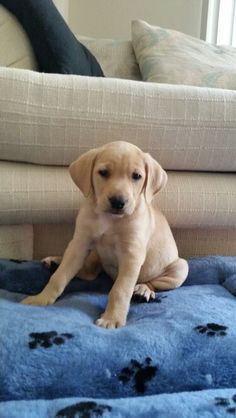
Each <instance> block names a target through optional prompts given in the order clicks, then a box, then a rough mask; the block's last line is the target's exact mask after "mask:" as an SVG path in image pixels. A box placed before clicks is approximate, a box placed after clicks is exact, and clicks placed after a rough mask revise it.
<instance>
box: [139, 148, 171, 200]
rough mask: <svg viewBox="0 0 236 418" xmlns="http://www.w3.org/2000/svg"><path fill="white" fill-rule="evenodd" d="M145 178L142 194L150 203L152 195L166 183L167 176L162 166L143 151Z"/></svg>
mask: <svg viewBox="0 0 236 418" xmlns="http://www.w3.org/2000/svg"><path fill="white" fill-rule="evenodd" d="M144 156H145V169H146V180H145V184H144V194H145V197H146V201H147V202H148V203H150V202H151V201H152V199H153V196H154V195H155V194H156V193H157V192H159V190H161V189H162V188H163V187H165V185H166V183H167V179H168V176H167V174H166V172H165V170H163V168H162V167H161V166H160V164H158V162H157V161H156V160H154V158H152V157H151V155H150V154H148V153H145V154H144Z"/></svg>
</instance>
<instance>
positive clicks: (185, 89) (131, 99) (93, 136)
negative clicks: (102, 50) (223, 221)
mask: <svg viewBox="0 0 236 418" xmlns="http://www.w3.org/2000/svg"><path fill="white" fill-rule="evenodd" d="M0 91H1V94H0V122H1V123H0V155H1V159H2V160H13V161H14V160H15V161H26V162H31V163H37V164H49V165H68V164H70V163H71V162H72V161H73V160H74V159H75V158H76V156H79V155H80V154H81V153H82V152H85V151H88V150H89V149H90V148H91V147H98V146H100V145H101V144H105V143H107V142H111V141H116V140H123V141H128V142H132V143H134V144H135V145H137V146H139V147H140V148H142V149H143V150H144V151H147V152H150V153H151V154H152V155H153V157H154V158H156V159H157V160H158V161H159V162H160V163H161V165H163V167H164V168H166V169H168V170H203V171H236V158H235V135H236V125H235V120H236V92H235V91H230V90H223V89H206V88H200V87H199V88H198V87H192V86H170V85H167V84H154V83H146V82H141V81H133V80H118V79H113V78H102V77H100V78H96V77H78V76H70V77H68V76H66V75H61V74H56V75H54V74H53V75H52V74H42V73H37V72H34V71H26V70H18V69H8V68H0Z"/></svg>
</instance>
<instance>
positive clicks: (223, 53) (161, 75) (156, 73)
mask: <svg viewBox="0 0 236 418" xmlns="http://www.w3.org/2000/svg"><path fill="white" fill-rule="evenodd" d="M132 41H133V47H134V50H135V54H136V58H137V61H138V63H139V66H140V70H141V74H142V78H143V80H145V81H152V82H157V83H170V84H188V85H194V86H202V87H217V88H225V89H232V90H235V89H236V48H233V47H223V46H218V45H217V46H216V45H211V44H208V43H207V42H204V41H201V40H199V39H197V38H193V37H191V36H189V35H186V34H184V33H181V32H177V31H174V30H169V29H164V28H161V27H158V26H152V25H149V24H148V23H146V22H144V21H141V20H135V21H133V22H132Z"/></svg>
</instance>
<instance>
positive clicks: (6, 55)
mask: <svg viewBox="0 0 236 418" xmlns="http://www.w3.org/2000/svg"><path fill="white" fill-rule="evenodd" d="M0 66H1V67H13V68H14V67H15V68H28V69H29V70H37V62H36V58H35V56H34V52H33V49H32V46H31V44H30V42H29V39H28V36H27V34H26V33H25V31H24V29H23V28H22V26H21V25H20V23H19V22H18V21H17V19H16V18H15V16H13V14H12V13H10V12H9V11H8V10H7V9H5V7H3V6H1V5H0Z"/></svg>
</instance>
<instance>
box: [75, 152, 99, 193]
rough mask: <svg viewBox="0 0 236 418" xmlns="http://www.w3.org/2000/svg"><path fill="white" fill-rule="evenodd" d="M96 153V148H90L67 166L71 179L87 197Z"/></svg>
mask: <svg viewBox="0 0 236 418" xmlns="http://www.w3.org/2000/svg"><path fill="white" fill-rule="evenodd" d="M97 153H98V150H97V149H91V150H90V151H88V152H86V153H85V154H83V155H81V157H80V158H78V160H76V161H74V162H73V163H71V165H70V167H69V172H70V175H71V177H72V180H73V181H74V183H75V184H76V186H78V188H79V189H80V190H81V192H82V193H83V195H84V196H85V197H88V195H89V193H90V191H91V189H92V173H93V167H94V163H95V159H96V156H97Z"/></svg>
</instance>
